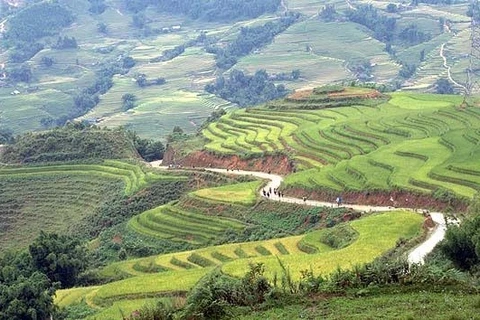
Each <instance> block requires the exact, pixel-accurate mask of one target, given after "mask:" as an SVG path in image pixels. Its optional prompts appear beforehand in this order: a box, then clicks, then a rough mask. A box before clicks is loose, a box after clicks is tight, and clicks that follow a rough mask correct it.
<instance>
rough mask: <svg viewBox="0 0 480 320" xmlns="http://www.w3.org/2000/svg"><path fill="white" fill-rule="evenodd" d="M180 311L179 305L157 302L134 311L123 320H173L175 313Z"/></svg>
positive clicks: (169, 302)
mask: <svg viewBox="0 0 480 320" xmlns="http://www.w3.org/2000/svg"><path fill="white" fill-rule="evenodd" d="M179 309H180V305H179V303H177V304H175V301H174V302H171V301H168V302H166V301H162V300H160V301H158V302H157V303H156V304H146V305H144V306H143V307H142V308H140V309H139V310H137V311H135V312H134V313H133V314H132V316H131V317H127V318H124V320H174V319H177V318H176V317H175V313H176V312H177V311H178V310H179Z"/></svg>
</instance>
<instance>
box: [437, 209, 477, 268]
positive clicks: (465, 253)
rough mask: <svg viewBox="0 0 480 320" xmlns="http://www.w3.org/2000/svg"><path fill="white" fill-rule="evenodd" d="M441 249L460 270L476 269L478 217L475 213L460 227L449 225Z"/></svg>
mask: <svg viewBox="0 0 480 320" xmlns="http://www.w3.org/2000/svg"><path fill="white" fill-rule="evenodd" d="M441 249H442V252H443V253H444V254H445V255H446V256H447V257H448V258H449V259H450V260H451V261H452V262H453V263H454V264H455V265H456V266H457V267H459V268H460V269H463V270H472V269H474V268H478V267H479V264H480V215H479V214H478V213H477V214H476V215H475V216H474V217H473V218H470V219H468V220H465V221H464V222H463V223H462V224H461V225H450V226H449V227H448V229H447V233H446V235H445V240H444V241H443V242H442V244H441Z"/></svg>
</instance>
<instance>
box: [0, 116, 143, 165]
mask: <svg viewBox="0 0 480 320" xmlns="http://www.w3.org/2000/svg"><path fill="white" fill-rule="evenodd" d="M136 154H137V151H136V150H135V147H134V145H133V143H132V140H130V139H129V137H128V135H127V133H126V132H125V131H124V130H122V129H116V130H109V129H100V128H97V127H94V126H88V125H84V124H81V123H73V124H68V125H67V126H65V127H61V128H56V129H53V130H50V131H45V132H42V133H28V134H25V135H22V136H19V137H17V138H16V139H15V143H14V144H10V145H8V146H7V147H6V148H5V152H4V153H3V155H2V157H1V159H0V160H1V161H2V162H8V163H26V162H51V161H72V160H82V159H92V158H95V159H125V158H136Z"/></svg>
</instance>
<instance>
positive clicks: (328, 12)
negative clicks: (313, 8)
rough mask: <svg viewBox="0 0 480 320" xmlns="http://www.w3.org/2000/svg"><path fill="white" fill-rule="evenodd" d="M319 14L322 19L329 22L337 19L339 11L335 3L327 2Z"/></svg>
mask: <svg viewBox="0 0 480 320" xmlns="http://www.w3.org/2000/svg"><path fill="white" fill-rule="evenodd" d="M318 16H319V17H320V19H322V20H324V21H327V22H331V21H335V20H336V19H337V18H338V13H337V10H336V9H335V5H334V4H330V3H327V4H326V5H325V7H323V8H322V10H320V13H319V14H318Z"/></svg>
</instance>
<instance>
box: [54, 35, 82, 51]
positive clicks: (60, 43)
mask: <svg viewBox="0 0 480 320" xmlns="http://www.w3.org/2000/svg"><path fill="white" fill-rule="evenodd" d="M54 48H55V49H75V48H78V44H77V39H75V37H71V38H69V37H67V36H64V37H58V39H57V43H56V44H55V46H54Z"/></svg>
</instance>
